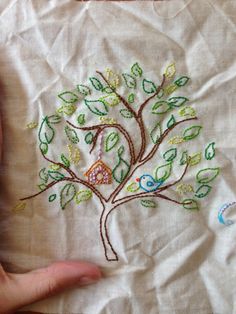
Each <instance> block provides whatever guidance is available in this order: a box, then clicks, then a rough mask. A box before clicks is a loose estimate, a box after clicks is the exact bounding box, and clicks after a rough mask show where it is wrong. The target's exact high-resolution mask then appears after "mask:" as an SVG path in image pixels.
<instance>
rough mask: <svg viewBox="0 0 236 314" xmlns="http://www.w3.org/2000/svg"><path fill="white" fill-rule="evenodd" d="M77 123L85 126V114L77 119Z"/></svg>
mask: <svg viewBox="0 0 236 314" xmlns="http://www.w3.org/2000/svg"><path fill="white" fill-rule="evenodd" d="M77 122H78V124H79V125H84V124H85V114H84V113H81V114H80V115H79V116H78V118H77Z"/></svg>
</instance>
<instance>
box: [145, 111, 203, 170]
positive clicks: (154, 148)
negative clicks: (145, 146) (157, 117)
mask: <svg viewBox="0 0 236 314" xmlns="http://www.w3.org/2000/svg"><path fill="white" fill-rule="evenodd" d="M192 120H197V117H194V118H189V119H184V120H181V121H178V122H176V123H175V124H173V125H172V126H171V127H170V128H168V129H166V130H165V132H164V133H163V134H162V135H161V136H160V138H159V139H158V141H157V143H156V144H155V145H154V146H153V148H152V149H151V151H150V152H149V153H148V155H147V156H146V157H144V158H143V159H142V160H141V163H142V164H143V163H146V162H147V161H148V160H150V159H151V158H152V157H153V156H154V155H155V153H156V151H157V150H158V148H159V146H160V145H161V143H162V142H163V140H164V139H165V137H166V136H167V135H168V134H169V133H170V131H172V130H173V129H174V128H175V127H176V126H177V125H179V124H181V123H184V122H188V121H192Z"/></svg>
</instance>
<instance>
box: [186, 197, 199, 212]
mask: <svg viewBox="0 0 236 314" xmlns="http://www.w3.org/2000/svg"><path fill="white" fill-rule="evenodd" d="M183 207H184V208H185V209H188V210H199V208H198V203H197V201H195V200H193V199H190V198H189V199H185V200H183Z"/></svg>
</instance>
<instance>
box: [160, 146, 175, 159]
mask: <svg viewBox="0 0 236 314" xmlns="http://www.w3.org/2000/svg"><path fill="white" fill-rule="evenodd" d="M176 156H177V149H176V148H171V149H169V150H167V151H166V152H165V153H164V155H163V158H164V159H165V160H166V161H172V160H174V159H175V157H176Z"/></svg>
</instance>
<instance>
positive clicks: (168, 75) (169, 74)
mask: <svg viewBox="0 0 236 314" xmlns="http://www.w3.org/2000/svg"><path fill="white" fill-rule="evenodd" d="M175 72H176V69H175V64H174V63H171V64H170V65H168V67H167V68H166V70H165V76H166V78H172V77H173V76H174V75H175Z"/></svg>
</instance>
